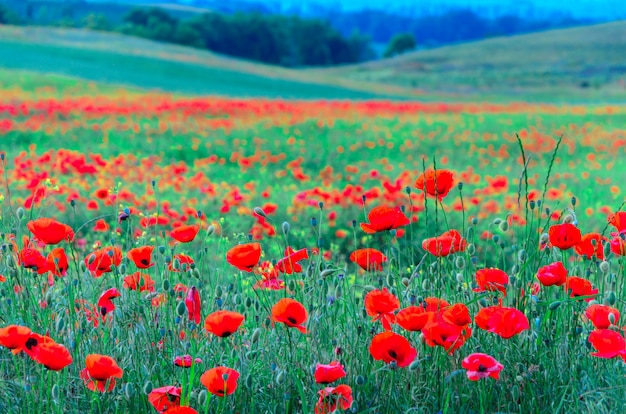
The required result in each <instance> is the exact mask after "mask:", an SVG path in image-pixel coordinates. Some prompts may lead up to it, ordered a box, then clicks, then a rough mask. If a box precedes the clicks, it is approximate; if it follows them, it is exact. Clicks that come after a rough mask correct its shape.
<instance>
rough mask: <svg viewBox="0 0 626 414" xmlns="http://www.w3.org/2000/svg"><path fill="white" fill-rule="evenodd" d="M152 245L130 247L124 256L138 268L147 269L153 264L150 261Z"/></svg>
mask: <svg viewBox="0 0 626 414" xmlns="http://www.w3.org/2000/svg"><path fill="white" fill-rule="evenodd" d="M153 250H154V246H141V247H135V248H134V249H130V250H129V251H128V252H127V253H126V256H127V257H128V258H129V259H130V260H132V261H133V263H135V266H137V268H138V269H148V268H150V267H152V266H154V263H152V251H153Z"/></svg>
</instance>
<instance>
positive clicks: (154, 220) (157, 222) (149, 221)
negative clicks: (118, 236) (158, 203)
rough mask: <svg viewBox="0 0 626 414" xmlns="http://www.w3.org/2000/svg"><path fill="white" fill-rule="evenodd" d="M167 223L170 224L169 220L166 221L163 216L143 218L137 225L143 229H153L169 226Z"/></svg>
mask: <svg viewBox="0 0 626 414" xmlns="http://www.w3.org/2000/svg"><path fill="white" fill-rule="evenodd" d="M169 222H170V219H168V218H167V217H165V216H159V217H144V218H142V219H141V220H139V225H140V226H141V227H143V228H147V227H153V226H166V225H168V224H169Z"/></svg>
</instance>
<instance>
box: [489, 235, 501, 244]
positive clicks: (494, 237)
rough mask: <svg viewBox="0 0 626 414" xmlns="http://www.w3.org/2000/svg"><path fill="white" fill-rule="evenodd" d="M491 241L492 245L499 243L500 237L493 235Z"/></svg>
mask: <svg viewBox="0 0 626 414" xmlns="http://www.w3.org/2000/svg"><path fill="white" fill-rule="evenodd" d="M491 240H492V241H493V242H494V243H497V242H499V241H500V236H498V235H497V234H494V235H493V237H492V238H491Z"/></svg>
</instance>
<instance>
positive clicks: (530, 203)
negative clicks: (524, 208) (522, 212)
mask: <svg viewBox="0 0 626 414" xmlns="http://www.w3.org/2000/svg"><path fill="white" fill-rule="evenodd" d="M528 205H529V207H530V209H531V210H534V209H535V200H530V201H529V202H528Z"/></svg>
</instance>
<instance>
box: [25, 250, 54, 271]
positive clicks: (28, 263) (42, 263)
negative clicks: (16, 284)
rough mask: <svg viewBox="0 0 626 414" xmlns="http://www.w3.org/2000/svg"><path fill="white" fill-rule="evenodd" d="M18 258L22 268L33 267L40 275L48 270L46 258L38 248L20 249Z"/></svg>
mask: <svg viewBox="0 0 626 414" xmlns="http://www.w3.org/2000/svg"><path fill="white" fill-rule="evenodd" d="M18 259H19V262H20V264H21V265H22V266H23V267H24V268H26V269H33V270H35V271H36V272H37V273H38V274H40V275H41V274H44V273H47V272H48V271H49V268H48V266H49V264H48V259H46V258H45V257H44V256H43V255H42V254H41V252H40V251H39V250H36V249H29V248H25V249H22V250H20V253H19V255H18Z"/></svg>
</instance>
